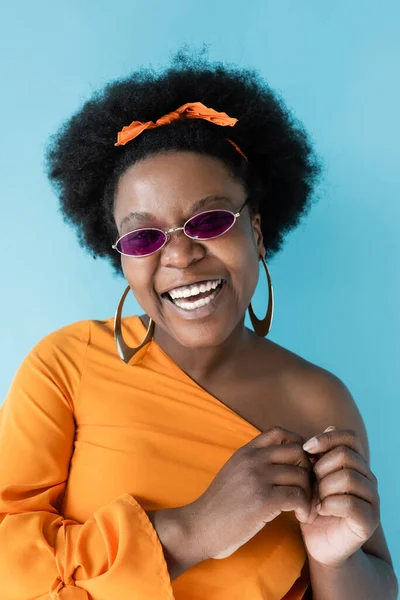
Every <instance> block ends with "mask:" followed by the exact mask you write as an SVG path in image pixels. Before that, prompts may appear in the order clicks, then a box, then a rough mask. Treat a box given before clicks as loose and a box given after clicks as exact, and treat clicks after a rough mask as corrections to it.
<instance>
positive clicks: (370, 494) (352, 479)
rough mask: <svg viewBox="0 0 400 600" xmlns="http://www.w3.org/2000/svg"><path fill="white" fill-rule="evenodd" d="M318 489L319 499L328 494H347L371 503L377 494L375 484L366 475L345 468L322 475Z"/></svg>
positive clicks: (323, 498)
mask: <svg viewBox="0 0 400 600" xmlns="http://www.w3.org/2000/svg"><path fill="white" fill-rule="evenodd" d="M318 489H319V496H320V498H321V500H325V498H327V497H328V496H336V495H339V494H343V495H346V494H347V495H351V496H355V497H357V498H360V500H365V502H369V503H370V504H373V503H374V502H375V501H376V496H377V491H376V489H375V486H373V484H372V482H371V481H370V480H369V479H367V477H364V475H361V473H358V472H357V471H353V470H352V469H347V468H346V469H341V470H340V471H336V472H335V473H331V474H330V475H327V476H326V477H324V478H323V479H322V480H321V481H320V482H319V486H318Z"/></svg>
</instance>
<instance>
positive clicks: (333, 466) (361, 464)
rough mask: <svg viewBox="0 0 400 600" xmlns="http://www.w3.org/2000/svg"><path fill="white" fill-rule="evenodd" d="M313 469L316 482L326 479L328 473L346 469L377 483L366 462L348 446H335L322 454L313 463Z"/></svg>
mask: <svg viewBox="0 0 400 600" xmlns="http://www.w3.org/2000/svg"><path fill="white" fill-rule="evenodd" d="M313 468H314V473H315V476H316V478H317V479H318V480H320V479H322V478H323V477H326V476H327V475H329V473H334V472H335V471H338V470H340V469H346V468H347V469H353V470H354V471H358V473H361V475H364V477H367V479H369V480H370V481H373V482H375V483H377V481H376V477H375V475H374V474H373V473H372V471H371V469H370V467H369V465H368V463H367V462H366V460H364V458H363V457H362V456H360V454H357V452H354V450H352V449H351V448H349V447H348V446H337V447H336V448H333V450H330V451H329V452H327V453H326V454H323V455H322V456H321V457H320V458H318V460H316V461H315V463H314V464H313Z"/></svg>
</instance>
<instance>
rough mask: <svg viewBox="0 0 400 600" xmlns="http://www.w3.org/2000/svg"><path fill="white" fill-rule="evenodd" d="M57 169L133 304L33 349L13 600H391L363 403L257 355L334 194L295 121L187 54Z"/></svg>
mask: <svg viewBox="0 0 400 600" xmlns="http://www.w3.org/2000/svg"><path fill="white" fill-rule="evenodd" d="M47 166H48V175H49V177H50V180H51V181H52V182H53V183H54V186H55V189H56V190H57V193H58V194H59V197H60V201H61V207H62V211H63V215H64V217H65V219H66V220H68V221H69V222H70V223H72V224H74V225H75V227H76V228H77V231H78V234H79V239H80V242H81V244H83V245H85V246H86V247H87V248H88V249H89V250H90V251H91V252H92V253H93V255H94V256H102V257H105V258H107V259H108V260H109V261H110V262H111V264H112V265H113V267H114V269H115V271H116V272H117V273H119V274H123V276H124V277H125V279H126V282H127V284H128V285H127V288H126V291H125V293H124V295H123V297H122V298H121V301H120V302H119V305H118V309H117V312H116V316H115V319H113V318H109V319H105V320H104V321H97V320H87V321H80V322H78V323H73V324H71V325H67V326H66V327H63V328H61V329H59V330H57V331H55V332H53V333H51V334H50V335H48V336H46V337H45V338H44V339H43V340H41V341H40V342H39V343H38V344H37V345H36V347H35V348H34V349H33V350H32V351H31V352H30V353H29V354H28V356H27V357H26V358H25V360H24V361H23V363H22V365H21V366H20V368H19V370H18V372H17V374H16V376H15V378H14V380H13V382H12V385H11V388H10V391H9V394H8V396H7V398H6V400H5V402H4V404H3V406H2V409H1V413H0V414H1V421H0V485H1V488H0V489H1V496H0V512H1V524H0V542H1V543H2V547H3V548H7V551H6V552H4V551H3V552H2V553H1V558H0V580H1V582H2V586H3V591H2V596H1V597H2V598H3V599H4V600H11V599H13V600H14V599H21V600H22V599H24V600H25V599H26V598H39V597H40V598H53V599H56V598H59V599H62V600H65V599H71V600H72V599H74V600H75V599H83V598H86V599H89V598H90V599H94V600H100V599H102V600H106V599H110V600H115V599H117V598H118V599H120V598H121V599H122V598H129V599H135V600H152V599H161V598H162V599H167V598H176V599H178V600H180V599H182V600H189V599H190V600H192V599H193V600H194V599H202V600H203V599H207V600H214V599H215V600H227V599H229V600H236V599H237V600H238V599H240V600H246V599H248V600H250V599H251V600H261V599H268V600H272V599H273V600H277V599H282V598H285V599H286V600H289V599H290V600H294V599H299V598H306V597H311V594H312V597H314V598H317V599H322V598H323V599H324V600H330V599H333V598H335V599H337V598H340V599H341V600H346V599H347V598H352V599H353V598H355V597H356V598H367V597H370V598H375V597H376V598H378V597H379V598H381V597H384V598H386V599H392V598H393V599H394V598H395V597H396V594H397V581H396V577H395V575H394V572H393V568H392V562H391V557H390V554H389V550H388V547H387V544H386V542H385V538H384V535H383V532H382V528H381V525H380V515H379V496H378V492H377V482H376V478H375V476H374V475H373V473H372V472H371V470H370V467H369V449H368V440H367V435H366V431H365V427H364V424H363V421H362V418H361V415H360V413H359V411H358V409H357V406H356V404H355V401H354V400H353V398H352V397H351V395H350V393H349V391H348V390H347V388H346V387H345V386H344V384H343V383H342V382H341V381H340V380H339V379H338V378H336V377H335V376H334V375H332V374H331V373H329V372H327V371H325V370H323V369H321V368H320V367H318V366H316V365H313V364H311V363H310V362H308V361H306V360H304V359H303V358H301V357H300V356H297V355H296V354H294V353H293V352H290V351H289V350H287V349H285V348H283V347H281V346H279V345H278V344H275V343H273V342H272V341H271V340H269V339H268V338H267V337H266V336H267V334H268V332H269V330H270V327H271V323H272V314H273V290H272V285H271V279H270V274H269V271H268V267H267V262H266V259H267V260H268V259H269V258H271V257H272V255H273V254H274V253H275V252H277V251H278V250H279V249H280V248H281V245H282V242H283V237H284V234H285V233H286V232H287V231H289V230H290V229H292V228H293V227H294V226H295V225H297V224H298V222H299V218H300V216H301V215H303V214H305V213H306V210H307V209H308V208H309V206H310V197H311V193H312V191H313V187H314V186H315V183H316V181H317V179H318V176H319V175H320V173H321V171H322V168H321V164H320V162H319V161H318V159H317V157H316V156H315V155H314V154H313V151H312V147H311V144H310V142H309V140H308V138H307V135H306V133H305V131H304V130H303V129H302V127H301V125H300V124H299V123H296V122H295V120H294V119H293V117H292V116H290V114H289V112H288V111H287V109H286V108H285V106H284V104H283V102H282V101H281V100H278V98H277V96H276V95H274V94H273V93H272V91H271V90H270V89H269V88H268V86H267V85H266V84H265V83H264V82H262V81H261V80H260V79H259V78H258V76H257V75H256V73H255V72H253V71H250V70H242V71H239V70H235V69H232V68H227V67H226V66H223V65H221V64H217V65H216V66H215V67H212V66H211V65H209V64H206V63H205V61H202V60H197V61H196V60H193V62H190V59H189V58H188V57H184V56H183V55H182V54H178V55H177V56H176V57H175V60H174V62H173V64H172V65H171V68H169V69H167V70H166V71H165V72H163V73H161V74H159V75H158V76H155V74H154V73H152V72H151V71H144V70H141V71H139V72H137V73H134V74H133V75H132V76H131V77H129V78H128V79H126V80H123V81H117V82H114V83H111V84H109V85H108V86H107V87H106V88H105V90H104V92H103V93H100V94H96V95H94V97H93V98H92V99H91V100H90V101H89V102H87V103H86V104H85V105H84V106H83V107H82V108H81V109H80V110H79V111H78V112H77V114H75V115H74V116H73V117H72V118H71V119H70V120H69V121H68V122H67V123H66V124H65V126H64V127H63V128H62V129H61V130H60V131H59V133H58V135H57V136H55V137H54V139H53V142H52V144H51V146H50V147H49V150H48V154H47ZM259 262H261V264H262V266H263V271H265V274H266V276H267V278H268V283H269V298H268V308H267V312H266V316H265V318H264V319H258V318H257V317H256V316H255V314H254V312H253V311H252V308H251V298H252V295H253V293H254V291H255V287H256V283H257V279H258V269H259ZM129 290H132V292H133V293H134V295H135V297H136V299H137V301H138V303H139V304H140V306H141V307H142V308H143V311H144V314H142V315H140V316H137V315H133V316H127V317H124V318H122V305H123V301H124V299H125V297H126V294H127V292H128V291H129ZM248 307H249V310H250V315H251V320H252V323H253V326H254V330H255V331H251V330H249V329H248V328H247V327H245V326H244V318H245V312H246V309H247V308H248ZM328 426H333V428H331V429H329V430H328V431H327V432H325V430H326V429H327V428H328ZM315 434H318V437H317V440H318V443H317V445H316V446H315V448H309V447H308V446H307V447H304V446H303V444H304V443H305V442H306V440H308V439H309V438H311V437H313V436H314V435H315ZM319 502H321V506H320V507H318V506H317V504H318V503H319ZM368 594H369V595H368Z"/></svg>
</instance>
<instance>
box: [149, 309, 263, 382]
mask: <svg viewBox="0 0 400 600" xmlns="http://www.w3.org/2000/svg"><path fill="white" fill-rule="evenodd" d="M140 320H141V321H142V323H143V324H144V326H145V327H146V328H147V326H148V324H149V317H148V316H147V315H141V317H140ZM154 340H155V341H156V343H157V344H158V345H159V346H160V348H161V349H162V350H163V351H164V352H165V353H166V354H167V355H168V356H169V357H170V358H171V359H172V360H173V361H174V362H175V363H176V364H177V365H178V366H179V367H180V368H181V369H182V371H184V372H185V373H186V374H187V375H189V376H190V377H191V378H192V379H194V380H195V381H197V382H199V381H203V382H204V381H210V380H213V379H217V378H223V377H231V376H232V365H233V364H237V360H240V361H241V362H243V360H244V357H245V356H247V357H249V356H250V352H251V351H252V350H254V348H255V346H256V344H257V342H258V336H257V335H256V334H255V333H254V332H253V331H251V330H250V329H248V328H247V327H245V325H244V317H243V319H242V320H241V321H240V322H239V323H238V325H237V326H236V327H235V329H234V330H233V331H232V333H231V334H230V335H229V336H228V337H227V338H226V339H225V340H224V341H223V342H222V344H219V345H218V346H212V347H207V348H204V347H200V348H190V349H188V348H187V346H183V345H182V344H180V343H179V342H178V341H177V340H176V339H175V338H173V337H172V336H171V335H169V334H168V333H166V332H165V331H164V330H163V329H161V327H157V325H156V326H155V329H154Z"/></svg>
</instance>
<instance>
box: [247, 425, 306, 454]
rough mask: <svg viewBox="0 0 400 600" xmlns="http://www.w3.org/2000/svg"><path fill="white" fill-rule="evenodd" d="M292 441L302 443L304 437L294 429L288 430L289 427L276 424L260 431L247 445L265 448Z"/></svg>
mask: <svg viewBox="0 0 400 600" xmlns="http://www.w3.org/2000/svg"><path fill="white" fill-rule="evenodd" d="M294 442H297V443H299V444H304V442H305V438H304V437H303V436H302V435H300V434H299V433H296V432H295V431H290V429H285V428H284V427H280V426H278V425H277V426H275V427H271V429H268V431H264V432H263V433H260V434H259V435H257V436H256V437H255V438H253V439H252V440H251V441H250V442H249V443H248V444H247V445H248V446H253V447H254V448H265V447H267V446H271V445H275V444H288V443H289V444H290V443H294Z"/></svg>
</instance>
